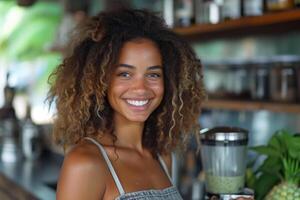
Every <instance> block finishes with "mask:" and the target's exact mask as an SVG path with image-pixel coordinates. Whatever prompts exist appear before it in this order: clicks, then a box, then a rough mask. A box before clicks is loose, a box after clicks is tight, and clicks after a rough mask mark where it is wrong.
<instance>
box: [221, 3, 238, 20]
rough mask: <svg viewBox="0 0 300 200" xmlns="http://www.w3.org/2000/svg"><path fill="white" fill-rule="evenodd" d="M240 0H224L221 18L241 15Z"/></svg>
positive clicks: (233, 17) (235, 17) (226, 18)
mask: <svg viewBox="0 0 300 200" xmlns="http://www.w3.org/2000/svg"><path fill="white" fill-rule="evenodd" d="M241 8H242V6H241V0H225V1H224V3H223V6H222V12H221V13H222V19H223V20H224V21H225V20H228V19H238V18H240V17H241V16H242V12H241Z"/></svg>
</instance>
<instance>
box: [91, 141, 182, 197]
mask: <svg viewBox="0 0 300 200" xmlns="http://www.w3.org/2000/svg"><path fill="white" fill-rule="evenodd" d="M85 139H87V140H89V141H91V142H92V143H94V144H95V145H96V146H97V147H98V148H99V150H100V152H101V154H102V156H103V158H104V160H105V162H106V164H107V166H108V169H109V171H110V173H111V175H112V178H113V180H114V182H115V184H116V186H117V189H118V191H119V193H120V196H118V197H117V198H116V199H115V200H142V199H143V200H182V197H181V196H180V194H179V192H178V190H177V188H176V186H175V185H174V184H173V181H172V179H171V176H170V175H169V172H168V168H167V165H166V163H165V162H164V160H163V159H162V157H161V156H160V155H159V154H158V155H157V156H158V160H159V163H160V165H161V166H162V168H163V170H164V172H165V173H166V175H167V177H168V178H169V180H170V182H171V183H172V186H170V187H168V188H165V189H161V190H157V189H150V190H142V191H136V192H129V193H126V192H125V191H124V188H123V186H122V184H121V182H120V180H119V178H118V175H117V173H116V171H115V169H114V167H113V165H112V163H111V161H110V159H109V157H108V155H107V153H106V151H105V149H104V147H103V146H102V145H101V144H100V143H99V142H97V141H96V140H95V139H93V138H89V137H86V138H85ZM173 161H174V156H173V154H172V169H174V168H173V167H174V162H173ZM172 171H173V172H174V170H172Z"/></svg>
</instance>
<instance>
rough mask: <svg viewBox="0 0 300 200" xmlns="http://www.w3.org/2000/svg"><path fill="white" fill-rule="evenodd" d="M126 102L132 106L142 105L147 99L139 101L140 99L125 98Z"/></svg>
mask: <svg viewBox="0 0 300 200" xmlns="http://www.w3.org/2000/svg"><path fill="white" fill-rule="evenodd" d="M126 102H127V103H128V104H130V105H133V106H144V105H146V104H147V103H148V102H149V100H143V101H140V100H128V99H127V100H126Z"/></svg>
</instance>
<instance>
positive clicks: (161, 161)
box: [157, 154, 174, 185]
mask: <svg viewBox="0 0 300 200" xmlns="http://www.w3.org/2000/svg"><path fill="white" fill-rule="evenodd" d="M157 157H158V160H159V162H160V165H161V166H162V168H163V170H164V171H165V173H166V175H167V176H168V178H169V180H170V182H171V183H172V185H174V184H173V180H172V178H171V176H170V173H169V170H168V167H167V165H166V163H165V161H164V159H163V158H162V157H161V155H160V154H157ZM172 161H173V156H172ZM172 169H173V162H172Z"/></svg>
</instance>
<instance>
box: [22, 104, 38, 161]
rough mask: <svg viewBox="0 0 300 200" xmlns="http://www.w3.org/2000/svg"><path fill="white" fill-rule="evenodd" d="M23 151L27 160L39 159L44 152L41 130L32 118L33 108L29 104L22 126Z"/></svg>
mask: <svg viewBox="0 0 300 200" xmlns="http://www.w3.org/2000/svg"><path fill="white" fill-rule="evenodd" d="M22 150H23V155H24V156H25V158H26V159H30V160H34V159H37V158H38V157H39V156H40V155H41V152H42V140H41V136H40V133H39V129H38V127H37V125H36V124H34V122H33V121H32V118H31V106H30V105H29V104H28V105H27V109H26V117H25V119H24V123H23V126H22Z"/></svg>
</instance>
